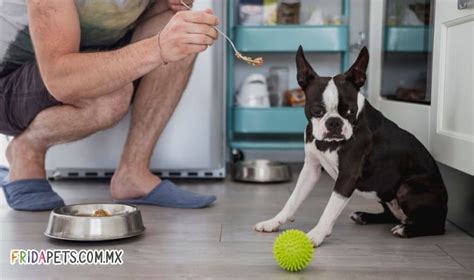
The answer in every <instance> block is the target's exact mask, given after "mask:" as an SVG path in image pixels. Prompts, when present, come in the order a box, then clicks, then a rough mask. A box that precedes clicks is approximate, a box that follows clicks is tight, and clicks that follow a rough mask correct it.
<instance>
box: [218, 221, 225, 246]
mask: <svg viewBox="0 0 474 280" xmlns="http://www.w3.org/2000/svg"><path fill="white" fill-rule="evenodd" d="M223 229H224V224H221V232H220V233H219V242H222V231H223Z"/></svg>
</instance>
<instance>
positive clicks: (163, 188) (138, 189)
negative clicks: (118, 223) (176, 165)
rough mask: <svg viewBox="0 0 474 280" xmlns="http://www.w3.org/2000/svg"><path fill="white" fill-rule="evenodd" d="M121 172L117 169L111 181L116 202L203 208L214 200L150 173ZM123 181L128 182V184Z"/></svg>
mask: <svg viewBox="0 0 474 280" xmlns="http://www.w3.org/2000/svg"><path fill="white" fill-rule="evenodd" d="M122 172H123V171H117V173H116V174H115V175H114V177H113V178H112V182H111V192H112V197H113V198H114V199H115V200H117V201H118V202H123V203H129V204H148V205H156V206H162V207H172V208H203V207H206V206H209V205H210V204H212V203H213V202H214V201H215V200H216V197H215V196H213V195H200V194H197V193H193V192H189V191H186V190H183V189H180V188H178V187H176V185H175V184H173V183H172V182H171V181H169V180H163V181H162V180H161V179H160V178H158V177H157V176H155V175H153V174H151V173H150V174H149V176H146V175H145V176H143V177H142V176H136V174H137V173H128V174H125V173H122ZM139 181H142V182H143V184H146V183H147V182H148V183H152V184H151V185H139V184H138V182H139ZM153 181H154V182H153ZM124 182H128V184H127V183H124ZM142 186H144V187H142ZM150 186H151V187H150Z"/></svg>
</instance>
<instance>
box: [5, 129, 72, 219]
mask: <svg viewBox="0 0 474 280" xmlns="http://www.w3.org/2000/svg"><path fill="white" fill-rule="evenodd" d="M45 151H46V149H41V148H40V146H39V145H38V143H35V144H32V143H29V142H28V141H27V140H26V138H25V137H21V136H19V137H16V138H15V139H14V140H12V141H11V142H10V144H9V145H8V147H7V150H6V157H7V160H8V162H9V163H10V172H9V174H8V177H9V178H8V182H4V184H3V192H4V194H5V199H6V200H7V203H8V205H9V206H10V207H11V208H13V209H15V210H22V211H44V210H51V209H53V208H56V207H62V206H64V201H63V199H62V198H61V197H60V196H59V195H58V194H57V193H56V192H54V191H53V190H52V188H51V185H50V184H49V182H48V181H47V180H46V179H45V178H46V172H45V170H44V157H45Z"/></svg>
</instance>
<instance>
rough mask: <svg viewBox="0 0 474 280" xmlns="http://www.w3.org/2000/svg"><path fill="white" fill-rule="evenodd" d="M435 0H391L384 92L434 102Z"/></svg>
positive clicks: (393, 97) (387, 9)
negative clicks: (432, 24) (432, 51)
mask: <svg viewBox="0 0 474 280" xmlns="http://www.w3.org/2000/svg"><path fill="white" fill-rule="evenodd" d="M433 5H434V1H430V0H387V2H386V5H385V21H384V25H385V26H384V50H383V51H384V53H383V63H382V90H381V95H382V96H383V97H384V98H387V99H390V100H396V101H401V102H413V103H420V104H427V105H429V104H430V99H431V98H430V89H429V84H430V82H429V73H430V72H431V71H430V69H429V68H430V63H429V61H430V57H429V53H430V50H431V40H430V36H431V28H430V26H431V18H432V11H433V9H432V8H433V7H432V6H433Z"/></svg>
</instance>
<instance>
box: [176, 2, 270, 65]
mask: <svg viewBox="0 0 474 280" xmlns="http://www.w3.org/2000/svg"><path fill="white" fill-rule="evenodd" d="M181 5H183V6H185V7H186V8H188V9H189V10H191V9H192V8H191V7H190V6H189V5H188V4H186V3H185V2H184V0H181ZM213 28H214V29H215V30H216V31H217V32H219V34H221V35H222V36H223V37H224V38H225V39H226V40H227V41H228V42H229V43H230V45H231V46H232V48H233V49H234V53H235V56H236V57H237V58H238V59H240V60H242V61H245V62H247V63H248V64H250V65H253V66H260V65H262V64H263V58H261V57H257V58H255V59H253V58H251V57H249V56H244V55H242V54H241V53H240V52H239V51H238V50H237V48H236V47H235V44H234V42H232V40H231V39H230V38H229V37H227V35H226V34H225V33H224V32H222V31H221V30H220V29H219V28H217V27H213Z"/></svg>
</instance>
